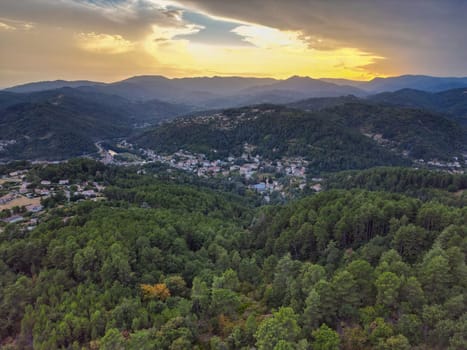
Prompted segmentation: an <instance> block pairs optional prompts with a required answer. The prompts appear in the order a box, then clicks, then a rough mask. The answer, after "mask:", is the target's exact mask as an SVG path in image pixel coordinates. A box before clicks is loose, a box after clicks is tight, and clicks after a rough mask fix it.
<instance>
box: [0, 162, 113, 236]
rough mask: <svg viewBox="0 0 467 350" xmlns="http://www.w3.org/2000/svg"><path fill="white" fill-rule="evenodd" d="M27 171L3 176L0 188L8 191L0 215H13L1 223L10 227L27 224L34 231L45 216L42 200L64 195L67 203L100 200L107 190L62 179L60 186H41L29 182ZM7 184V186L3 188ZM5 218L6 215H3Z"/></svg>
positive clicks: (0, 200)
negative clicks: (10, 225) (79, 200)
mask: <svg viewBox="0 0 467 350" xmlns="http://www.w3.org/2000/svg"><path fill="white" fill-rule="evenodd" d="M27 173H28V170H21V171H15V172H11V173H9V174H8V175H4V176H3V178H2V180H3V184H2V185H0V188H1V189H3V190H4V191H8V192H7V193H6V194H4V195H3V196H1V197H0V212H1V211H6V213H7V215H8V213H12V210H11V209H13V208H16V209H15V210H13V214H12V215H10V216H8V217H4V218H3V219H2V221H3V222H4V223H7V224H15V223H24V224H25V226H26V227H27V228H28V229H29V230H32V229H33V228H34V227H35V226H36V225H37V223H38V222H39V220H40V216H41V215H42V214H43V213H44V212H45V208H44V206H43V205H42V204H41V203H42V201H43V200H45V199H47V198H49V197H53V196H56V195H57V194H58V193H62V194H64V195H65V198H66V200H67V201H70V200H71V199H75V198H81V199H93V200H97V198H98V197H100V196H102V191H103V190H104V188H105V187H104V186H103V185H101V184H99V183H97V182H92V183H91V182H82V183H79V184H72V183H71V182H70V180H69V179H61V180H59V181H57V182H55V183H54V182H52V181H49V180H42V181H40V183H35V184H33V183H31V182H28V181H27ZM7 183H8V186H4V185H5V184H7ZM3 216H5V215H3Z"/></svg>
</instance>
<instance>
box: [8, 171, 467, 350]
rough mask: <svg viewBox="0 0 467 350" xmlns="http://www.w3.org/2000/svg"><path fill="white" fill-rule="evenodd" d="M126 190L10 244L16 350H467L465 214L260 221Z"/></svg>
mask: <svg viewBox="0 0 467 350" xmlns="http://www.w3.org/2000/svg"><path fill="white" fill-rule="evenodd" d="M112 181H113V187H112V188H111V189H110V190H109V191H110V192H109V193H110V194H109V197H110V198H111V200H110V201H109V202H101V203H91V202H84V203H81V204H77V205H74V206H71V207H66V208H63V209H60V210H57V211H52V212H50V218H49V219H48V220H46V221H45V222H44V223H43V224H41V225H40V226H39V227H38V228H37V229H36V230H34V231H31V232H27V233H22V234H19V233H18V231H16V230H15V229H14V227H12V226H7V227H5V228H4V231H2V232H0V237H1V240H0V288H1V293H0V337H1V339H2V341H3V343H4V344H5V348H6V349H8V348H10V349H11V348H13V349H14V348H18V349H32V348H34V349H60V348H62V349H74V348H83V347H84V348H85V349H96V348H102V349H120V348H121V349H196V348H199V349H209V348H211V349H242V348H244V349H248V348H251V347H253V346H256V347H257V348H258V349H338V348H342V349H355V348H358V349H441V348H443V349H444V348H449V349H465V348H466V344H467V340H466V338H465V334H467V332H466V329H467V307H466V305H467V303H466V300H465V297H466V287H467V284H466V283H467V282H466V281H467V278H466V277H467V267H466V264H465V255H466V252H467V238H466V234H467V212H466V209H465V208H463V207H451V206H447V205H445V204H442V203H441V202H436V203H435V202H422V201H421V200H419V199H415V198H412V197H406V196H404V195H399V194H393V193H386V192H367V191H355V190H354V191H345V190H342V191H341V190H339V191H327V192H323V193H320V194H319V195H314V196H311V197H306V198H303V199H301V200H297V201H294V202H291V203H289V204H287V205H283V206H277V207H266V208H260V209H252V207H251V206H250V204H249V203H247V202H244V201H242V199H239V198H232V197H228V196H221V195H219V194H218V193H216V192H213V191H211V190H208V189H204V188H196V187H195V186H191V185H183V184H179V183H176V182H174V181H173V180H155V179H154V178H153V177H152V176H148V177H134V176H133V175H132V174H127V175H125V176H121V175H118V176H116V177H115V178H114V180H112ZM148 189H150V191H148ZM122 199H125V201H122ZM142 202H145V203H146V204H147V205H145V206H143V207H141V203H142ZM433 208H436V210H434V209H433ZM252 214H254V218H253V215H252ZM65 218H66V220H64V219H65ZM297 242H299V243H300V244H297Z"/></svg>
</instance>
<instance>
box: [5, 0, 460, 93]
mask: <svg viewBox="0 0 467 350" xmlns="http://www.w3.org/2000/svg"><path fill="white" fill-rule="evenodd" d="M466 21H467V1H463V0H446V1H438V0H411V1H406V0H389V1H387V0H384V1H383V0H353V1H348V0H335V1H320V0H289V1H280V0H267V1H265V0H248V1H247V0H236V1H218V0H184V1H176V0H21V1H18V0H2V2H1V3H0V48H1V50H2V55H1V56H0V86H1V85H3V86H6V85H10V84H14V83H19V82H24V81H30V80H38V79H55V78H66V79H79V78H86V79H96V80H106V81H109V80H116V79H120V78H124V77H126V76H129V75H135V74H163V75H168V76H193V75H216V74H217V75H250V76H251V75H257V76H274V77H287V76H290V75H294V74H299V75H309V76H313V77H347V78H355V79H369V78H371V77H373V76H376V75H397V74H404V73H423V74H432V75H467V63H466V62H467V44H466V41H465V38H464V36H465V33H464V32H465V22H466Z"/></svg>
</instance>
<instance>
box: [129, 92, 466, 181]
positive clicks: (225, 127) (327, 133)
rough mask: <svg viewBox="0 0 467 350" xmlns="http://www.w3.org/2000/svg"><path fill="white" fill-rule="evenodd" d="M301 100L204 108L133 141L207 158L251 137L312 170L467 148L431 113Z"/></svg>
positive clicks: (272, 153)
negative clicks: (290, 103)
mask: <svg viewBox="0 0 467 350" xmlns="http://www.w3.org/2000/svg"><path fill="white" fill-rule="evenodd" d="M349 101H354V102H349ZM311 102H313V103H311ZM298 105H299V106H302V107H305V106H306V109H312V110H314V111H307V112H305V111H301V110H298V109H292V108H287V107H281V106H274V105H262V106H255V107H244V108H239V109H230V110H225V111H223V112H217V113H216V112H212V113H209V112H207V113H206V114H205V115H202V114H198V115H197V116H195V117H191V118H182V119H177V120H175V121H173V122H169V123H165V124H163V125H161V126H159V127H156V128H154V129H152V130H149V131H147V132H145V133H143V134H142V135H141V136H139V135H138V136H137V137H135V138H134V139H133V142H135V143H136V144H138V145H140V146H142V147H145V148H151V149H154V150H156V151H157V152H166V153H173V152H176V151H177V150H179V149H185V150H189V151H192V152H199V153H206V154H209V155H210V156H211V157H227V156H229V155H233V156H239V155H241V154H242V152H243V151H244V145H245V144H249V145H251V146H252V147H254V152H256V153H255V154H259V155H260V156H263V157H265V158H268V159H280V158H282V157H285V156H286V157H293V156H302V157H305V159H307V160H308V161H309V162H310V163H309V169H310V171H311V172H316V173H319V172H321V171H338V170H347V169H362V168H369V167H372V166H377V165H407V164H410V161H411V160H418V159H424V160H433V159H439V160H446V161H449V160H451V161H452V160H453V159H454V157H457V158H459V159H461V160H462V159H463V157H462V153H463V152H464V151H465V150H466V149H467V132H466V130H465V128H463V127H462V126H460V125H459V124H457V123H455V122H454V121H452V120H449V119H447V118H445V117H443V116H441V115H438V114H434V113H431V112H426V111H421V110H415V109H407V108H400V107H390V106H382V105H376V104H368V103H363V102H358V100H356V99H355V98H353V97H346V98H342V99H337V100H335V99H314V100H309V103H306V104H298Z"/></svg>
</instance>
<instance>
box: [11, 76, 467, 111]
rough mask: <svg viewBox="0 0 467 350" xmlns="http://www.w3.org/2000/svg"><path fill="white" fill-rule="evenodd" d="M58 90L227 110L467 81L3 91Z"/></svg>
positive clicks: (180, 83) (95, 85) (39, 85)
mask: <svg viewBox="0 0 467 350" xmlns="http://www.w3.org/2000/svg"><path fill="white" fill-rule="evenodd" d="M62 87H73V88H77V89H80V90H83V91H87V92H93V93H94V92H95V93H102V94H110V95H118V96H121V97H124V98H126V99H129V100H135V101H147V100H153V99H157V100H162V101H166V102H170V103H182V104H186V105H191V106H195V107H196V108H197V109H207V108H228V107H238V106H243V105H250V104H255V103H290V102H293V101H297V100H300V99H306V98H312V97H338V96H345V95H354V96H358V97H363V96H367V95H371V94H375V93H380V92H393V91H397V90H400V89H405V88H409V89H416V90H420V91H426V92H440V91H444V90H448V89H457V88H467V77H466V78H441V77H430V76H422V75H403V76H399V77H390V78H375V79H373V80H371V81H353V80H346V79H312V78H308V77H298V76H294V77H290V78H288V79H285V80H278V79H271V78H241V77H212V78H206V77H200V78H175V79H169V78H166V77H163V76H157V75H155V76H136V77H132V78H129V79H125V80H122V81H118V82H115V83H108V84H106V83H100V82H93V81H64V80H57V81H47V82H36V83H30V84H23V85H19V86H15V87H11V88H8V89H5V90H4V91H7V92H16V93H30V92H37V91H43V90H51V89H57V88H62Z"/></svg>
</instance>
